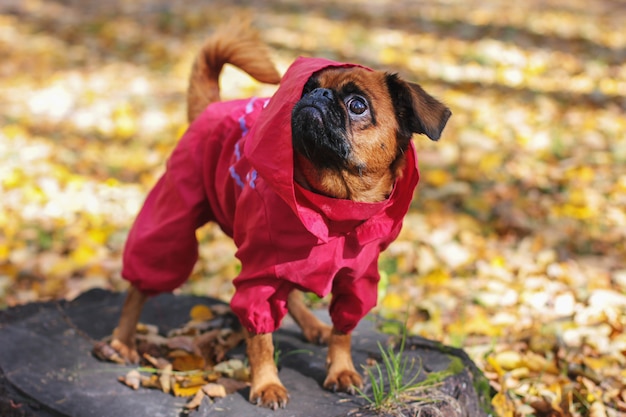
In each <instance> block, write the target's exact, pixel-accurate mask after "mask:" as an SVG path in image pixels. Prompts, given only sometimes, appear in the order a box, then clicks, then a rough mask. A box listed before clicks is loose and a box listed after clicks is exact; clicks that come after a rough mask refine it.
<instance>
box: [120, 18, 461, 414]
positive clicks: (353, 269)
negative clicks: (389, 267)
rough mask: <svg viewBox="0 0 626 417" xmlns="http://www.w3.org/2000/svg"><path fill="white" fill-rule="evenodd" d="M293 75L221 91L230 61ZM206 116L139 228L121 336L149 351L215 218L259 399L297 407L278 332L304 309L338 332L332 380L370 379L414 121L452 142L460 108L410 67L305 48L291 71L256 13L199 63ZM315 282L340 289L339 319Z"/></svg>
mask: <svg viewBox="0 0 626 417" xmlns="http://www.w3.org/2000/svg"><path fill="white" fill-rule="evenodd" d="M227 63H228V64H232V65H234V66H237V67H239V68H241V69H242V70H244V71H245V72H247V73H248V74H250V75H251V76H252V77H254V78H256V79H257V80H259V81H261V82H265V83H272V84H277V83H280V86H279V88H278V90H277V91H276V93H275V94H274V95H273V96H272V97H271V98H269V99H259V98H251V99H241V100H233V101H220V94H219V83H218V81H219V75H220V72H221V70H222V67H223V66H224V65H225V64H227ZM187 109H188V119H189V122H190V126H189V128H188V130H187V132H186V133H185V134H184V135H183V137H182V138H181V140H180V142H179V143H178V145H177V147H176V149H175V150H174V151H173V153H172V155H171V156H170V158H169V160H168V162H167V169H166V171H165V173H164V174H163V176H162V177H161V179H160V180H159V181H158V183H157V184H156V185H155V186H154V188H153V189H152V190H151V191H150V193H149V194H148V197H147V199H146V202H145V203H144V206H143V208H142V209H141V211H140V213H139V214H138V216H137V218H136V220H135V223H134V224H133V227H132V228H131V230H130V232H129V235H128V240H127V242H126V246H125V249H124V257H123V270H122V275H123V277H124V278H125V279H126V280H128V281H129V282H130V283H131V286H130V289H129V290H128V293H127V296H126V299H125V302H124V305H123V307H122V311H121V315H120V319H119V323H118V326H117V327H116V329H115V330H114V332H113V337H112V339H111V342H110V346H111V347H112V348H113V349H114V350H115V351H116V352H117V353H118V354H119V355H120V356H121V357H122V358H124V359H125V360H126V361H127V362H128V363H136V362H137V361H138V360H139V358H138V354H137V351H136V347H135V328H136V325H137V323H138V320H139V317H140V314H141V310H142V306H143V304H144V303H145V301H146V300H147V298H148V297H149V296H150V295H153V294H156V293H159V292H164V291H172V290H173V289H175V288H177V287H178V286H180V285H181V284H182V283H183V282H184V281H185V280H186V279H187V278H188V276H189V274H190V273H191V270H192V268H193V265H194V263H195V262H196V260H197V256H198V249H197V245H198V242H197V240H196V237H195V230H196V229H197V228H198V227H200V226H202V225H203V224H205V223H207V222H209V221H214V222H217V223H218V224H219V225H220V227H221V228H222V230H223V231H224V232H225V233H226V234H227V235H229V236H231V237H232V238H233V239H234V241H235V243H236V245H237V248H238V250H237V257H238V258H239V259H240V261H241V273H240V274H239V276H238V277H237V278H236V279H235V280H234V285H235V288H236V291H235V294H234V296H233V298H232V300H231V308H232V310H233V311H234V312H235V314H237V316H238V317H239V320H240V321H241V323H242V325H243V326H244V328H245V329H246V344H247V347H246V352H247V355H248V359H249V364H250V369H251V388H250V397H249V399H250V401H251V402H252V403H254V404H257V405H260V406H264V407H269V408H272V409H276V408H278V407H285V405H286V404H287V402H288V398H289V395H288V391H287V389H286V388H285V387H284V386H283V384H282V383H281V381H280V379H279V377H278V371H277V368H276V365H275V363H274V358H273V352H274V347H273V343H272V332H273V331H274V330H276V328H277V327H278V326H279V325H280V322H281V320H282V318H283V317H284V316H285V315H286V314H287V313H289V314H290V315H291V316H292V317H293V319H294V320H295V322H296V323H297V324H298V325H299V326H300V327H301V328H302V331H303V335H304V337H305V339H306V340H308V341H310V342H313V343H327V344H328V346H329V347H328V356H327V376H326V379H325V381H324V382H323V386H324V388H326V389H329V390H334V391H344V392H349V393H354V392H355V387H356V388H361V387H362V386H363V382H362V378H361V376H360V375H359V373H358V372H357V371H356V369H355V367H354V364H353V361H352V357H351V351H350V349H351V331H352V330H353V329H354V327H356V325H357V324H358V322H359V320H360V319H361V318H362V317H364V316H365V315H366V314H367V313H368V312H369V311H370V310H371V308H373V307H374V306H375V304H376V296H377V284H378V281H379V274H378V266H377V263H378V255H379V253H380V252H381V251H382V250H384V249H385V248H386V247H387V246H388V245H389V244H390V243H391V242H392V241H393V240H394V239H395V238H396V237H397V235H398V233H399V231H400V228H401V226H402V219H403V217H404V215H405V214H406V212H407V211H408V208H409V205H410V203H411V200H412V197H413V192H414V189H415V187H416V185H417V182H418V178H419V174H418V170H417V160H416V155H415V148H414V146H413V144H412V136H413V134H423V135H425V136H427V137H429V138H430V139H432V140H438V139H439V138H440V136H441V133H442V131H443V129H444V127H445V125H446V123H447V121H448V118H449V117H450V116H451V112H450V110H449V109H448V108H447V107H446V106H445V105H444V104H442V103H441V102H440V101H438V100H437V99H435V98H433V97H432V96H430V95H429V94H427V93H426V92H425V91H424V90H423V89H422V88H421V87H420V86H419V85H417V84H414V83H410V82H407V81H405V80H403V79H402V78H400V77H399V76H398V75H396V74H391V73H386V72H382V71H374V70H371V69H369V68H367V67H364V66H361V65H357V64H346V63H338V62H334V61H331V60H327V59H322V58H303V57H300V58H298V59H297V60H296V61H295V62H294V63H293V64H292V65H291V66H290V67H289V69H288V70H287V71H286V73H285V75H284V76H283V77H282V79H281V77H280V75H279V73H278V71H277V70H276V68H275V66H274V64H273V63H272V62H271V60H270V57H269V51H268V48H267V46H266V45H264V44H263V43H262V42H261V41H260V39H259V35H258V33H257V32H256V31H255V30H254V29H252V28H251V27H250V24H249V22H246V21H243V22H241V23H234V22H231V23H230V24H229V25H227V26H225V27H224V28H222V29H218V30H217V31H216V32H215V33H214V35H213V36H211V37H210V38H209V39H208V41H207V42H206V43H205V45H204V46H203V47H202V49H201V51H200V53H199V54H198V56H197V58H196V60H195V62H194V65H193V69H192V72H191V76H190V81H189V87H188V93H187ZM303 291H309V292H313V293H315V294H317V295H318V296H325V295H327V294H329V293H332V300H331V303H330V310H329V311H330V316H331V319H332V323H333V325H332V326H329V325H327V324H324V323H323V322H322V321H320V320H319V319H318V318H316V316H315V315H313V313H312V312H310V311H309V310H308V308H307V307H306V306H305V303H304V301H303V295H302V292H303Z"/></svg>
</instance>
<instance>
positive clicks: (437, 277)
mask: <svg viewBox="0 0 626 417" xmlns="http://www.w3.org/2000/svg"><path fill="white" fill-rule="evenodd" d="M420 281H423V282H424V284H430V285H435V286H438V285H444V284H445V283H447V282H448V281H450V274H449V273H448V272H446V271H444V270H443V269H441V268H437V269H434V270H432V271H430V272H429V273H428V274H426V275H424V276H423V277H421V279H420Z"/></svg>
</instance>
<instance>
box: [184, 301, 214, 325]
mask: <svg viewBox="0 0 626 417" xmlns="http://www.w3.org/2000/svg"><path fill="white" fill-rule="evenodd" d="M189 316H190V317H191V320H194V321H206V320H211V319H212V318H213V311H211V309H210V308H209V307H207V306H205V305H203V304H198V305H195V306H193V308H192V309H191V311H190V312H189Z"/></svg>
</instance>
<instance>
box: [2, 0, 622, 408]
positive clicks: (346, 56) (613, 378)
mask: <svg viewBox="0 0 626 417" xmlns="http://www.w3.org/2000/svg"><path fill="white" fill-rule="evenodd" d="M243 10H247V11H248V12H249V13H250V14H252V15H253V17H254V19H255V22H256V25H257V26H258V27H259V28H260V29H261V33H262V37H263V39H265V40H266V41H267V42H268V43H269V44H270V45H271V47H272V50H273V57H274V58H275V60H276V62H277V64H278V66H279V68H280V69H281V70H284V69H285V68H286V67H287V66H288V65H289V63H290V62H292V61H293V59H294V58H295V57H296V56H298V55H316V56H325V57H328V58H332V59H337V60H346V61H354V62H359V63H363V64H366V65H369V66H372V67H376V68H385V69H388V70H390V71H396V72H399V73H400V74H401V75H402V76H404V77H405V78H407V79H411V80H413V81H416V82H419V83H420V84H422V85H423V86H424V88H425V89H426V90H427V91H429V92H431V93H433V94H434V95H435V96H437V97H438V98H440V99H442V100H443V101H445V102H446V104H447V105H448V106H449V107H450V108H451V109H452V112H453V116H452V118H451V120H450V123H449V124H448V126H447V127H446V130H445V131H444V134H443V137H442V139H441V140H440V141H439V142H438V143H431V142H430V141H428V140H427V139H426V138H423V137H416V138H415V143H416V146H417V148H418V152H419V158H420V170H421V181H420V184H419V186H418V191H417V193H416V196H415V202H414V205H413V207H412V209H411V211H410V213H409V215H408V217H407V219H406V222H405V227H404V229H403V232H402V234H401V236H400V237H399V239H398V240H397V241H396V242H395V243H394V244H393V245H392V246H391V247H390V248H389V250H388V251H387V252H386V254H385V256H384V257H383V258H382V259H381V264H380V267H381V271H382V275H383V280H382V283H381V287H380V303H379V307H378V309H377V311H378V312H379V313H381V314H383V315H386V316H392V317H396V318H401V319H402V320H405V319H406V322H407V325H408V328H409V330H410V332H411V333H413V334H419V335H422V336H426V337H428V338H431V339H436V340H440V341H442V342H444V343H447V344H452V345H455V346H462V347H463V348H464V349H465V350H467V351H468V352H469V353H470V355H471V356H472V358H473V359H474V361H475V362H476V363H477V364H478V365H479V366H480V367H481V369H483V371H484V372H485V374H486V375H487V376H488V377H489V378H490V380H491V382H492V385H493V387H494V388H496V389H497V391H498V395H497V396H496V397H495V398H494V405H496V407H497V408H498V409H499V410H500V413H501V414H502V415H514V414H518V415H537V416H539V415H541V416H548V415H550V416H561V415H563V416H568V415H572V416H578V415H584V416H587V415H590V416H603V415H609V416H612V415H619V413H624V412H626V391H625V388H624V380H625V379H626V373H625V371H624V369H626V358H625V356H624V355H625V352H626V335H625V334H624V326H625V325H626V313H625V311H626V295H625V291H626V243H625V242H626V210H625V207H626V117H625V116H624V110H625V109H626V97H624V91H626V64H625V62H626V28H625V27H624V25H623V21H624V18H626V6H625V5H624V3H623V2H621V1H610V0H603V1H594V2H585V1H582V0H574V1H570V2H567V4H564V3H563V2H560V1H556V0H552V1H541V2H540V1H529V2H515V3H511V2H509V1H504V0H493V1H480V2H479V1H476V0H470V1H446V2H443V1H433V2H419V1H409V0H405V1H402V0H401V1H393V2H390V1H385V0H370V1H368V2H365V1H362V0H353V1H344V2H335V1H327V0H322V1H316V2H309V1H305V2H298V3H294V2H290V1H287V0H282V1H281V0H267V1H254V2H253V1H245V0H242V1H238V2H232V1H228V2H227V1H212V2H210V3H209V4H207V2H201V1H185V2H164V1H157V0H153V1H148V0H144V1H126V2H121V1H119V2H117V1H109V2H95V1H71V0H67V1H51V0H48V1H41V0H28V1H26V0H25V1H18V0H9V1H8V2H3V3H2V4H1V5H0V57H1V58H2V59H0V90H1V91H2V92H3V94H2V96H3V100H2V105H1V108H2V111H1V112H0V113H1V114H0V195H1V196H2V197H1V198H0V229H1V230H2V234H0V306H1V307H7V306H12V305H16V304H23V303H28V302H31V301H36V300H43V299H49V298H69V299H71V298H73V297H75V296H77V295H78V294H80V293H81V292H83V291H85V290H87V289H89V288H93V287H103V288H108V289H116V290H122V289H124V288H125V284H124V283H123V282H122V280H121V279H120V276H119V271H120V262H121V261H120V253H121V250H122V247H123V242H124V239H125V236H126V233H127V231H128V228H129V226H130V224H131V222H132V219H133V216H134V215H135V213H136V212H137V210H138V208H139V207H140V205H141V203H142V201H143V198H144V197H145V194H146V192H147V190H148V189H149V187H150V186H151V185H152V184H154V182H155V181H156V179H157V178H158V176H159V174H160V173H161V172H162V169H163V163H164V161H165V159H166V158H167V155H168V153H169V151H170V150H171V149H172V147H173V146H174V145H175V143H176V140H177V139H178V137H179V136H180V134H181V133H182V132H183V131H184V129H185V121H184V120H185V119H184V114H185V109H184V105H183V103H184V91H185V83H186V77H187V74H188V72H189V67H190V63H191V60H192V57H193V55H194V53H195V51H196V50H197V48H198V47H199V45H200V44H201V43H202V40H203V39H204V38H205V36H206V35H207V34H208V33H210V32H211V31H212V30H213V28H214V27H215V25H217V24H219V23H222V22H224V21H226V20H227V19H229V18H230V17H231V16H233V15H235V14H236V13H239V12H241V11H243ZM222 84H223V91H224V96H225V97H226V98H234V97H242V96H247V95H251V94H255V95H268V94H271V93H272V91H273V88H272V87H268V86H263V85H259V84H258V83H255V82H253V81H251V80H250V79H249V78H247V77H246V76H245V75H243V74H241V73H240V72H238V71H236V70H234V69H232V68H228V69H227V71H226V72H225V74H224V77H223V79H222ZM200 238H201V260H200V261H199V263H198V265H197V268H196V270H195V271H194V274H193V277H192V279H191V280H190V281H189V283H188V284H187V285H186V286H185V287H184V288H182V289H181V290H180V291H181V292H183V293H194V294H203V295H212V296H219V297H221V298H223V299H225V300H227V299H228V298H229V297H230V295H231V294H232V286H231V283H230V280H231V279H232V277H234V276H236V274H237V271H238V263H237V261H236V260H235V259H234V257H233V254H234V248H233V245H232V243H231V242H230V241H229V240H228V239H226V238H225V237H224V236H223V235H222V234H221V233H220V231H219V230H217V229H216V228H215V227H211V226H208V227H206V228H204V229H203V230H202V231H201V233H200Z"/></svg>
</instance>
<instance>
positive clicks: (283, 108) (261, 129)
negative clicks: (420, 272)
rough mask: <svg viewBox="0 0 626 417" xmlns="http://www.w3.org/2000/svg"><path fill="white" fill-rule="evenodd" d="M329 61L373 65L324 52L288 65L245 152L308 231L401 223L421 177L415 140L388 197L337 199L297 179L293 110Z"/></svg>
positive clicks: (322, 235) (323, 233) (324, 235)
mask: <svg viewBox="0 0 626 417" xmlns="http://www.w3.org/2000/svg"><path fill="white" fill-rule="evenodd" d="M329 67H361V68H365V69H367V70H370V71H371V69H370V68H367V67H364V66H361V65H358V64H347V63H339V62H335V61H331V60H328V59H324V58H305V57H300V58H298V59H297V60H296V61H294V63H293V64H292V65H291V66H290V67H289V68H288V70H287V72H286V73H285V75H284V76H283V78H282V80H281V83H280V86H279V88H278V90H277V91H276V93H275V94H274V95H273V96H272V98H271V99H270V101H269V102H268V104H267V106H266V107H265V108H264V109H263V111H262V112H261V114H260V115H259V118H258V119H257V120H256V122H255V124H254V126H253V127H252V129H251V130H250V132H249V135H248V138H247V140H246V143H245V147H244V154H245V156H246V157H247V159H248V161H249V162H250V164H251V165H252V167H253V168H254V169H255V170H256V171H257V174H258V175H259V176H260V177H261V178H263V179H264V180H265V181H266V183H267V184H268V185H269V187H270V188H272V190H273V191H274V192H276V193H277V194H278V195H279V196H280V197H281V199H282V200H284V201H285V202H286V203H287V204H288V205H289V206H290V207H291V209H292V210H293V211H294V212H295V213H296V215H297V216H298V217H299V218H300V220H301V221H302V223H303V224H304V226H305V227H306V228H307V229H308V230H309V232H311V233H312V234H314V235H315V236H317V237H318V238H319V239H321V240H322V241H327V240H328V239H329V238H330V237H331V235H334V234H336V233H344V232H347V231H348V230H353V229H354V228H355V226H359V227H358V228H359V229H361V230H358V229H357V232H360V233H363V231H364V230H363V229H370V228H371V227H364V228H363V227H361V226H367V225H366V223H372V222H374V223H376V222H378V223H380V221H382V223H389V222H390V221H392V220H394V221H393V222H394V223H396V222H397V221H398V217H399V221H401V219H402V217H404V214H406V211H407V210H408V206H409V204H410V202H411V200H412V198H413V190H414V188H415V186H416V185H417V182H418V178H419V174H418V171H417V158H416V155H415V149H414V146H413V144H412V143H411V144H410V146H409V151H408V152H407V164H406V168H405V170H404V173H403V176H402V178H400V179H399V180H398V182H397V183H396V186H395V187H394V191H393V192H392V194H391V196H390V197H389V199H387V200H385V201H382V202H379V203H360V202H354V201H351V200H340V199H334V198H330V197H326V196H322V195H318V194H315V193H312V192H309V191H307V190H305V189H303V188H302V187H301V186H300V185H298V184H296V183H295V182H294V180H293V147H292V140H291V112H292V109H293V107H294V105H295V104H296V103H297V102H298V101H299V100H300V97H301V96H302V90H303V88H304V85H305V84H306V82H307V81H308V79H309V78H310V77H311V76H312V75H313V74H314V73H316V72H318V71H320V70H322V69H324V68H329ZM381 216H382V218H381ZM385 219H387V221H385ZM369 226H372V225H371V224H370V225H369ZM389 226H390V227H391V224H389ZM381 227H382V228H383V229H387V227H384V225H383V224H378V225H374V229H377V228H381ZM342 229H345V230H342ZM380 232H381V233H382V232H383V230H380ZM374 234H379V233H374ZM372 238H376V237H374V236H373V237H372Z"/></svg>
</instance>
